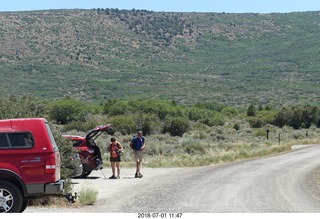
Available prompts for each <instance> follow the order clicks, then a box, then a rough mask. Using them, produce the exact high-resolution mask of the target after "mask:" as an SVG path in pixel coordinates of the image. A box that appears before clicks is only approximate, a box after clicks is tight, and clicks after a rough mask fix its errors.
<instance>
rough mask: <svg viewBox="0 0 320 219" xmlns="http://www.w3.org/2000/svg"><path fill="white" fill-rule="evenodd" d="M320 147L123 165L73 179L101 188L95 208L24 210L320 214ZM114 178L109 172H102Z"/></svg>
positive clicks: (77, 185)
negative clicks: (179, 163)
mask: <svg viewBox="0 0 320 219" xmlns="http://www.w3.org/2000/svg"><path fill="white" fill-rule="evenodd" d="M319 158H320V146H313V147H307V148H303V149H299V150H294V151H292V152H290V153H285V154H281V155H277V156H270V157H265V158H261V159H253V160H249V161H242V162H236V163H231V164H225V165H216V166H208V167H199V168H172V169H170V168H169V169H150V168H148V169H146V168H142V170H143V171H142V172H143V174H144V177H143V178H141V179H135V178H134V177H133V176H134V169H122V174H121V175H122V177H121V179H117V180H110V179H105V178H104V176H103V175H102V173H101V172H100V171H95V172H93V173H92V174H91V175H90V176H91V178H88V179H77V180H74V183H76V184H75V185H74V190H75V191H80V189H81V188H82V187H92V188H95V189H97V190H98V191H99V195H98V201H97V203H96V204H95V205H94V206H92V207H84V208H80V209H75V208H65V209H61V208H60V209H57V208H32V207H30V208H28V209H27V210H26V211H25V212H106V213H117V212H118V213H133V212H134V213H137V212H168V213H170V212H183V213H188V212H189V213H196V212H200V213H227V212H238V213H241V212H247V213H251V212H259V213H265V212H268V213H271V212H275V213H279V212H306V213H313V212H320V199H319V193H320V188H318V186H319V178H320V177H319V173H318V172H317V168H319V167H320V159H319ZM103 172H104V174H105V175H106V176H107V177H109V175H110V172H111V171H110V170H109V169H108V170H107V169H105V170H103Z"/></svg>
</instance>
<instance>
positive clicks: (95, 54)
mask: <svg viewBox="0 0 320 219" xmlns="http://www.w3.org/2000/svg"><path fill="white" fill-rule="evenodd" d="M0 24H1V25H0V42H1V48H0V65H1V69H0V76H1V79H0V80H1V84H2V86H1V90H0V91H1V92H2V93H3V94H17V95H18V94H23V93H29V94H34V95H36V96H40V97H43V98H60V97H63V96H71V97H74V98H79V99H84V100H89V101H99V100H106V99H113V98H117V99H118V98H120V99H128V98H165V99H170V100H174V101H176V102H179V103H193V102H198V101H217V102H221V103H226V104H229V105H234V106H244V105H248V104H250V103H252V102H256V103H259V104H273V105H277V106H279V105H286V104H292V103H311V104H317V103H318V102H319V97H318V93H319V86H317V85H318V84H319V81H320V79H319V70H318V69H319V68H318V67H319V58H320V57H319V51H320V50H319V49H320V46H319V43H318V41H319V40H318V39H319V38H320V32H319V31H318V30H319V25H320V16H319V13H318V12H303V13H289V14H226V13H164V12H152V11H146V10H130V11H127V10H118V9H93V10H49V11H33V12H10V13H8V12H6V13H0Z"/></svg>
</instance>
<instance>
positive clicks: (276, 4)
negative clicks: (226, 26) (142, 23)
mask: <svg viewBox="0 0 320 219" xmlns="http://www.w3.org/2000/svg"><path fill="white" fill-rule="evenodd" d="M75 8H78V9H92V8H118V9H128V10H131V9H133V8H135V9H147V10H152V11H167V12H168V11H175V12H193V11H195V12H226V13H246V12H253V13H272V12H281V13H287V12H294V11H320V0H0V11H29V10H46V9H75Z"/></svg>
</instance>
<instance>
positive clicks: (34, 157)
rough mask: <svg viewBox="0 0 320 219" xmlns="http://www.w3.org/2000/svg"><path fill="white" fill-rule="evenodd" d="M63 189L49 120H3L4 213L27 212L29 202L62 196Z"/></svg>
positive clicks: (0, 189) (0, 179) (0, 185)
mask: <svg viewBox="0 0 320 219" xmlns="http://www.w3.org/2000/svg"><path fill="white" fill-rule="evenodd" d="M63 187H64V181H63V180H61V179H60V154H59V149H58V146H57V145H56V142H55V140H54V137H53V135H52V132H51V130H50V127H49V124H48V122H47V120H46V119H44V118H26V119H7V120H0V212H23V211H24V210H25V209H26V207H27V205H28V200H29V199H31V198H36V197H39V196H45V195H58V194H60V193H62V192H63Z"/></svg>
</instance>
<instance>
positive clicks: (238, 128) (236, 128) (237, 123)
mask: <svg viewBox="0 0 320 219" xmlns="http://www.w3.org/2000/svg"><path fill="white" fill-rule="evenodd" d="M233 128H234V129H235V130H237V131H239V130H240V124H239V122H236V123H235V124H234V125H233Z"/></svg>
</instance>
